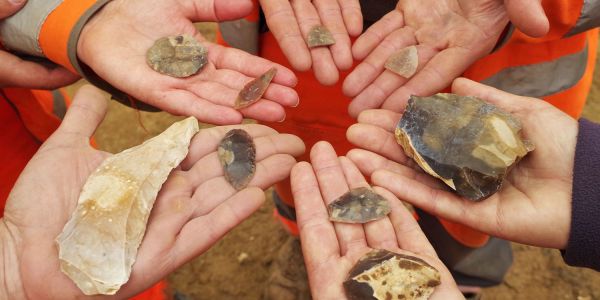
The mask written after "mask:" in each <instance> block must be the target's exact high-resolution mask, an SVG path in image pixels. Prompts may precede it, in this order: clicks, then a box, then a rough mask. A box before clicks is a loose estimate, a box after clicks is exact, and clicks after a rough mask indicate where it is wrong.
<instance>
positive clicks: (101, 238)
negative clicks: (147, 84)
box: [56, 118, 198, 295]
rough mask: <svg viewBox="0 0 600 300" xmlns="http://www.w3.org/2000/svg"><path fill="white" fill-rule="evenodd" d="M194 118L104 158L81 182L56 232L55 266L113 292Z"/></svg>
mask: <svg viewBox="0 0 600 300" xmlns="http://www.w3.org/2000/svg"><path fill="white" fill-rule="evenodd" d="M196 132H198V121H197V120H196V119H195V118H187V119H185V120H183V121H181V122H178V123H175V124H173V125H172V126H171V127H169V128H168V129H167V130H166V131H165V132H163V133H162V134H160V135H158V136H156V137H154V138H152V139H149V140H147V141H146V142H144V143H143V144H141V145H139V146H136V147H133V148H130V149H127V150H125V151H123V152H121V153H118V154H116V155H113V156H111V157H109V158H107V159H106V160H105V161H104V162H102V164H101V165H100V166H99V167H98V169H96V170H95V171H94V172H93V173H92V174H91V175H90V177H89V178H88V179H87V181H86V182H85V185H84V186H83V190H82V191H81V194H80V195H79V200H78V202H77V207H76V208H75V211H74V212H73V215H72V216H71V219H70V220H69V221H68V222H67V224H66V225H65V227H64V229H63V231H62V233H61V234H60V235H59V236H58V237H57V238H56V242H57V243H58V256H59V260H60V269H61V270H62V272H63V273H65V274H66V275H67V276H69V278H71V279H72V280H73V281H74V282H75V284H76V285H77V286H78V287H79V289H81V291H82V292H83V293H84V294H86V295H97V294H104V295H113V294H115V293H116V292H117V291H118V290H119V289H120V288H121V285H123V284H125V283H126V282H127V281H128V280H129V275H130V274H131V266H132V265H133V263H134V262H135V258H136V256H137V251H138V247H139V245H140V243H141V242H142V238H143V237H144V233H145V231H146V223H147V221H148V216H149V215H150V211H151V210H152V206H153V205H154V201H155V200H156V196H157V194H158V191H159V190H160V188H161V186H162V184H163V183H164V182H165V180H167V177H168V176H169V174H170V173H171V170H172V169H173V168H175V167H177V166H178V165H179V163H180V162H181V161H182V160H183V159H184V158H185V157H186V155H187V153H188V146H189V144H190V140H191V138H192V137H193V136H194V134H196Z"/></svg>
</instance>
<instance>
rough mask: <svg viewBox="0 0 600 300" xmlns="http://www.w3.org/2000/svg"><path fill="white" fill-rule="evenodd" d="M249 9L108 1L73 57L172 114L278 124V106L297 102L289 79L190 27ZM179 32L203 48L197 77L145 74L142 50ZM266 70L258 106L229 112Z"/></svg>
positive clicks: (207, 2)
mask: <svg viewBox="0 0 600 300" xmlns="http://www.w3.org/2000/svg"><path fill="white" fill-rule="evenodd" d="M251 9H252V3H251V1H249V0H243V1H240V0H185V1H178V0H158V1H146V0H115V1H110V2H109V3H108V4H106V5H105V6H104V7H103V8H102V9H101V10H100V11H99V12H98V13H97V14H96V15H95V16H94V17H93V18H92V19H90V21H89V22H88V23H87V24H86V25H85V27H84V29H83V31H82V33H81V37H80V39H79V41H78V45H77V55H78V57H79V58H80V59H81V60H82V61H83V62H84V63H85V64H86V65H88V66H90V67H91V68H92V69H93V70H94V72H96V73H97V74H98V75H99V76H100V77H101V78H103V79H104V80H106V81H107V82H108V83H110V84H112V85H113V86H115V87H116V88H118V89H120V90H122V91H124V92H126V93H128V94H129V95H131V96H132V97H134V98H137V99H139V100H141V101H144V102H146V103H149V104H151V105H154V106H156V107H158V108H160V109H163V110H165V111H168V112H171V113H174V114H178V115H192V116H195V117H197V118H198V119H199V120H200V121H202V122H207V123H213V124H236V123H240V122H241V121H242V116H246V117H249V118H254V119H257V120H261V121H270V122H277V121H281V120H283V119H284V118H285V112H284V109H283V107H282V106H295V105H297V104H298V94H297V93H296V92H295V91H294V90H293V89H292V88H291V87H293V86H294V85H295V84H296V77H295V75H294V74H293V73H292V72H291V71H290V70H288V69H287V68H284V67H282V66H280V65H276V64H274V63H271V62H269V61H267V60H265V59H262V58H259V57H255V56H252V55H250V54H248V53H246V52H244V51H242V50H238V49H233V48H226V47H222V46H219V45H216V44H213V43H209V42H207V41H206V40H205V39H204V38H203V37H202V35H200V33H198V32H197V30H196V28H195V27H194V25H193V23H192V22H196V21H223V20H229V19H237V18H241V17H243V16H245V15H247V14H248V13H250V11H251ZM181 34H186V35H190V36H194V37H195V38H196V39H198V40H199V41H201V42H202V44H203V45H205V46H206V47H207V48H208V53H209V54H208V59H209V63H208V64H207V65H206V66H205V67H204V69H202V70H201V71H200V73H199V74H196V75H194V76H191V77H188V78H183V79H182V78H174V77H170V76H168V75H163V74H160V73H158V72H155V71H154V70H152V69H151V68H150V67H149V66H148V65H147V63H146V52H147V50H148V49H149V48H150V47H151V46H152V45H153V44H154V42H155V41H156V40H157V39H159V38H162V37H165V36H169V35H181ZM273 66H275V67H276V68H277V70H278V73H277V76H276V77H275V79H274V83H272V84H271V86H270V87H269V88H268V89H267V91H266V93H265V95H264V96H263V100H261V101H259V102H257V103H255V104H253V105H251V106H249V107H247V108H244V109H242V110H240V111H237V110H235V109H233V106H234V103H235V100H236V98H237V95H238V93H239V91H240V90H241V89H242V88H243V87H244V85H245V84H246V83H248V82H249V81H250V80H252V79H253V78H256V77H258V76H260V75H261V74H263V73H264V72H266V71H267V70H269V69H270V68H271V67H273ZM142 79H143V80H142Z"/></svg>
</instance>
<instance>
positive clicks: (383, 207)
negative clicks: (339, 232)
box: [327, 187, 391, 223]
mask: <svg viewBox="0 0 600 300" xmlns="http://www.w3.org/2000/svg"><path fill="white" fill-rule="evenodd" d="M327 209H328V211H329V219H330V220H331V221H335V222H344V223H367V222H370V221H374V220H378V219H381V218H383V217H385V216H387V214H389V213H390V211H391V209H390V205H389V203H388V202H387V200H386V199H385V198H383V197H382V196H380V195H379V194H377V193H375V192H373V191H372V190H371V189H369V188H364V187H362V188H356V189H352V190H350V191H349V192H347V193H345V194H344V195H342V196H341V197H339V198H338V199H336V200H335V201H333V202H331V203H329V205H328V206H327Z"/></svg>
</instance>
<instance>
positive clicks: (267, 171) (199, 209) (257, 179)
mask: <svg viewBox="0 0 600 300" xmlns="http://www.w3.org/2000/svg"><path fill="white" fill-rule="evenodd" d="M294 164H296V160H295V159H294V158H293V157H292V156H290V155H286V154H274V155H272V156H269V157H267V158H265V159H264V160H262V161H260V162H258V163H257V164H256V173H255V174H254V177H253V178H252V180H251V181H250V183H248V186H249V187H258V188H261V189H263V190H264V189H267V188H269V187H270V186H272V185H274V184H275V183H277V182H279V181H282V180H284V179H286V178H287V177H288V176H289V175H290V170H291V169H292V167H293V166H294ZM235 193H236V190H235V189H234V188H233V187H232V186H231V184H230V183H229V182H228V181H227V180H226V179H225V177H223V176H219V177H215V178H212V179H210V180H207V181H205V182H203V183H202V184H200V186H198V188H197V189H196V190H195V192H194V196H193V198H192V201H193V202H194V206H195V208H194V214H193V215H192V217H193V218H196V217H198V216H202V215H205V214H208V213H209V212H210V211H212V210H213V209H214V208H215V207H216V206H217V205H219V204H221V203H222V202H223V201H224V200H225V199H227V198H229V197H231V196H232V195H233V194H235Z"/></svg>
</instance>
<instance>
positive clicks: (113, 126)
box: [96, 26, 600, 300]
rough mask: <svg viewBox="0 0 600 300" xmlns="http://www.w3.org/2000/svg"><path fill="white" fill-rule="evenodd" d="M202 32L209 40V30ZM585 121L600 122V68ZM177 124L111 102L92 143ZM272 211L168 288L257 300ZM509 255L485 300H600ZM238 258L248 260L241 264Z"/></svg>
mask: <svg viewBox="0 0 600 300" xmlns="http://www.w3.org/2000/svg"><path fill="white" fill-rule="evenodd" d="M201 29H202V30H203V31H205V32H206V33H207V34H208V35H212V32H211V30H210V26H208V27H206V26H205V27H202V28H201ZM598 66H600V64H598ZM584 116H585V117H587V118H590V119H593V120H595V121H597V122H600V67H599V68H597V70H596V74H595V85H594V87H593V89H592V93H591V94H590V99H589V101H588V105H587V107H586V111H585V113H584ZM177 119H179V118H178V117H173V116H170V115H168V114H166V113H139V115H138V113H137V112H136V111H134V110H131V109H129V108H127V107H125V106H123V105H120V104H118V103H116V102H114V101H112V102H111V104H110V108H109V113H108V115H107V117H106V119H105V121H104V122H103V124H102V125H101V127H100V128H99V130H98V132H97V134H96V139H97V142H98V144H99V146H100V147H101V148H102V149H104V150H106V151H110V152H113V153H115V152H118V151H121V150H123V149H126V148H128V147H131V146H134V145H137V144H139V143H140V142H142V141H143V140H145V139H147V138H149V137H152V136H154V135H156V134H157V133H159V132H161V131H162V130H164V129H165V128H166V127H167V126H168V125H169V124H171V123H172V122H174V121H175V120H177ZM139 120H141V121H142V122H143V124H144V126H145V128H147V131H145V130H144V129H142V128H141V127H140V126H139V122H138V121H139ZM272 211H273V205H272V203H271V201H270V199H268V200H267V201H266V202H265V204H264V205H263V207H262V208H261V209H260V210H259V211H258V212H256V213H255V214H254V215H253V216H252V217H251V218H249V219H248V220H246V221H245V222H244V223H242V224H241V225H240V226H238V227H237V228H235V229H234V230H233V231H231V232H230V233H229V234H227V235H226V236H225V237H224V238H223V239H222V240H221V241H220V242H219V243H217V244H216V245H215V246H214V247H213V248H212V249H210V250H209V251H208V252H206V253H205V254H204V255H202V256H200V257H198V258H197V259H195V260H193V261H191V262H190V263H188V264H186V265H184V266H183V267H181V268H180V269H179V270H177V271H175V272H174V273H173V274H172V275H170V276H169V278H168V280H169V282H170V285H171V287H172V288H174V289H177V290H178V291H180V292H182V293H184V294H186V295H187V296H188V298H189V299H250V300H252V299H260V295H261V290H262V288H263V285H264V282H265V281H266V279H267V277H268V270H269V266H270V265H271V263H272V262H273V259H274V257H275V254H276V253H277V250H278V248H279V247H280V246H281V245H282V244H283V242H284V241H285V240H286V238H287V234H286V233H285V232H284V231H283V229H281V227H280V226H279V224H277V222H276V221H275V219H274V218H273V215H272ZM198 234H199V235H201V234H202V232H198ZM513 249H514V254H515V262H514V265H513V266H512V268H511V270H510V272H509V274H508V276H507V277H506V280H505V281H504V283H503V284H502V285H500V286H498V287H494V288H489V289H485V290H484V292H483V299H578V300H584V299H600V273H596V272H593V271H590V270H586V269H577V268H571V267H567V266H566V265H565V264H564V263H563V261H562V259H561V257H560V253H559V252H558V251H556V250H550V249H542V248H536V247H530V246H524V245H520V244H513ZM242 253H245V254H246V255H247V259H245V260H243V261H242V262H240V261H239V260H238V257H239V256H240V255H241V254H242Z"/></svg>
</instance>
